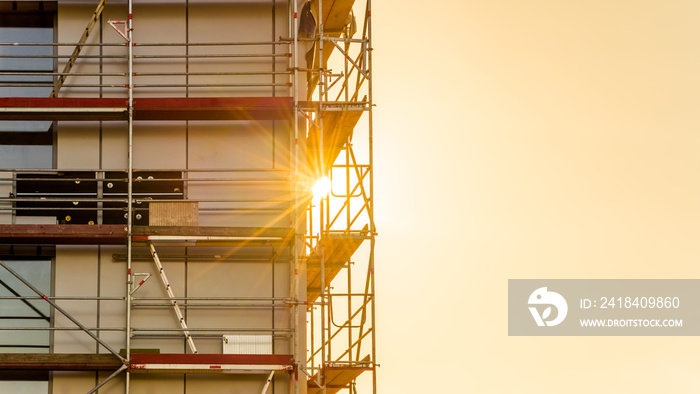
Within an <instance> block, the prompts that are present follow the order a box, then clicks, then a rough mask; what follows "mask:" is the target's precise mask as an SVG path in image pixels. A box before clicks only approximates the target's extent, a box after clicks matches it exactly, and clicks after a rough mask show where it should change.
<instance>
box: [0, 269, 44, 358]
mask: <svg viewBox="0 0 700 394" xmlns="http://www.w3.org/2000/svg"><path fill="white" fill-rule="evenodd" d="M5 263H6V264H7V265H8V266H9V267H10V268H12V269H13V270H14V271H15V272H17V273H18V274H19V275H20V276H21V277H22V278H24V279H26V280H27V281H28V282H29V283H31V284H32V285H33V286H34V287H36V288H38V289H39V291H41V292H42V293H44V294H50V292H51V261H49V260H39V261H5ZM17 294H19V295H20V296H26V297H35V296H37V294H36V293H34V292H33V291H32V290H31V289H30V288H29V287H27V286H26V285H25V284H24V283H22V282H21V281H20V280H19V279H17V278H16V277H15V276H14V275H12V274H10V273H9V272H8V271H7V270H5V269H4V268H1V267H0V297H16V296H17ZM50 313H51V307H50V305H49V304H48V303H47V302H45V301H44V300H24V301H22V300H5V299H0V327H21V328H34V327H36V328H39V327H49V325H50V321H48V320H47V319H46V318H47V317H49V316H50ZM48 345H49V332H48V331H42V330H29V329H25V330H0V353H48V352H49V348H48Z"/></svg>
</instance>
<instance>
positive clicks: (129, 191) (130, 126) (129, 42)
mask: <svg viewBox="0 0 700 394" xmlns="http://www.w3.org/2000/svg"><path fill="white" fill-rule="evenodd" d="M126 26H127V27H126V29H127V32H126V33H127V45H128V47H129V54H128V74H129V84H128V95H129V101H128V111H129V118H128V120H127V123H128V124H127V127H128V129H129V130H128V132H129V136H128V139H129V151H128V156H129V157H128V169H127V185H128V186H127V199H128V201H127V243H126V247H127V252H126V256H127V257H126V259H127V263H126V271H127V284H126V359H127V360H131V306H132V300H133V298H132V295H131V286H132V284H133V279H134V277H133V275H132V272H131V270H132V267H131V263H132V261H131V260H132V253H133V250H132V248H133V246H132V242H131V241H132V237H133V216H134V215H133V213H134V212H133V208H134V207H133V195H134V189H133V178H134V176H133V175H134V157H133V156H134V37H133V0H129V18H128V20H127V23H126ZM125 385H126V387H125V390H126V394H129V393H130V385H131V371H130V370H129V369H127V370H126V379H125Z"/></svg>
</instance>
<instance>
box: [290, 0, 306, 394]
mask: <svg viewBox="0 0 700 394" xmlns="http://www.w3.org/2000/svg"><path fill="white" fill-rule="evenodd" d="M291 9H292V18H291V19H292V21H290V22H291V23H290V30H291V32H290V33H291V34H290V36H291V37H292V46H293V48H292V58H293V60H292V61H293V67H292V69H293V70H294V71H293V75H292V97H293V101H294V113H293V115H292V116H293V118H294V119H293V122H294V136H293V138H292V143H293V144H294V147H293V153H292V155H291V156H292V157H291V158H290V159H291V160H290V161H291V166H292V171H293V172H292V174H293V175H292V183H293V184H294V185H293V187H294V201H293V209H292V212H291V214H292V215H293V218H292V226H293V233H294V238H293V240H292V244H291V246H292V254H293V260H292V264H293V267H292V268H293V270H292V274H291V275H290V276H291V281H292V283H291V286H290V292H291V294H290V296H291V299H292V300H293V301H292V307H291V310H290V315H291V316H290V325H291V327H292V344H291V346H292V354H293V355H294V362H295V363H296V364H297V365H296V368H297V370H298V369H300V368H303V367H304V366H305V365H302V364H303V363H304V362H305V361H306V357H305V355H303V356H302V357H299V332H298V329H299V325H298V323H297V319H298V316H297V315H298V313H299V250H300V248H303V242H299V213H298V210H299V205H300V203H299V92H298V90H299V36H298V31H299V12H298V7H297V1H296V0H291ZM300 244H301V245H300ZM290 380H291V381H292V382H290V384H291V386H293V389H292V392H293V393H294V394H298V393H299V373H298V372H297V373H295V374H294V376H293V377H291V378H290Z"/></svg>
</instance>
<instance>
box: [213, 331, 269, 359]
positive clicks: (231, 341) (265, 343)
mask: <svg viewBox="0 0 700 394" xmlns="http://www.w3.org/2000/svg"><path fill="white" fill-rule="evenodd" d="M223 353H224V354H272V335H247V334H234V335H224V352H223Z"/></svg>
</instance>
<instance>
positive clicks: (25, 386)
mask: <svg viewBox="0 0 700 394" xmlns="http://www.w3.org/2000/svg"><path fill="white" fill-rule="evenodd" d="M48 392H49V382H17V381H4V382H2V381H0V393H14V394H46V393H48Z"/></svg>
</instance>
